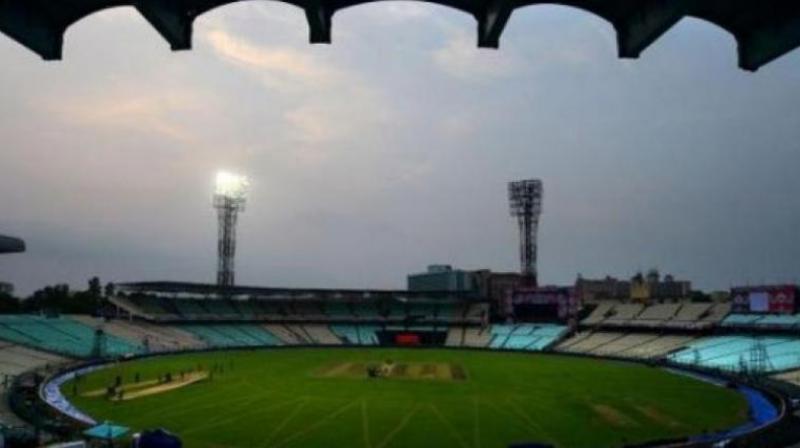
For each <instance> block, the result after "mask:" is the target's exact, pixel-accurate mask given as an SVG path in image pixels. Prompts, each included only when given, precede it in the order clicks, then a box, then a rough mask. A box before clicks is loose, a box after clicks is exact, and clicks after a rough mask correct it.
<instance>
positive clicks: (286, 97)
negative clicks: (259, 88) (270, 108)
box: [207, 27, 388, 161]
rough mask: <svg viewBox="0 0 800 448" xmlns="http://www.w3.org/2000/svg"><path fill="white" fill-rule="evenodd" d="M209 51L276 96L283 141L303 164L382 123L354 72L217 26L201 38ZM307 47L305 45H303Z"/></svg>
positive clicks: (377, 97)
mask: <svg viewBox="0 0 800 448" xmlns="http://www.w3.org/2000/svg"><path fill="white" fill-rule="evenodd" d="M207 39H208V41H209V42H210V43H211V46H212V48H213V50H214V53H215V54H216V55H217V56H218V57H220V58H221V59H223V60H224V61H226V62H229V63H231V64H233V65H234V66H236V67H237V68H239V69H241V70H242V71H244V72H245V73H247V74H249V75H250V76H253V77H254V78H255V79H257V80H260V81H261V82H262V83H263V84H264V86H265V91H266V93H267V94H268V95H270V96H273V97H279V98H280V102H281V103H282V104H286V110H285V112H283V113H282V116H283V119H284V120H285V123H286V125H287V126H286V127H285V128H283V129H282V132H284V133H285V135H286V137H287V138H288V140H290V141H292V142H294V143H300V144H301V145H303V146H302V149H300V148H296V150H299V151H304V153H303V154H302V156H301V158H302V159H304V160H307V161H308V160H320V159H321V158H322V157H323V156H322V154H323V153H325V151H323V150H324V149H325V148H316V149H315V148H312V147H313V146H314V145H323V144H326V143H330V142H334V141H344V140H347V139H348V138H358V137H362V138H363V136H365V135H368V134H369V133H370V131H371V130H373V129H375V128H376V126H377V125H378V124H379V123H381V122H384V120H385V119H386V117H387V114H388V111H387V108H386V107H385V106H384V105H385V104H386V101H384V99H383V96H382V95H381V94H380V93H378V92H377V91H376V90H375V89H374V88H372V87H371V86H370V85H369V84H368V83H367V82H365V81H364V80H363V79H361V77H360V75H359V74H358V73H356V72H355V71H348V70H346V69H343V68H340V67H337V66H335V65H333V64H331V63H330V62H328V61H326V60H325V59H324V58H322V57H319V56H317V57H315V56H314V55H312V54H311V50H306V51H301V50H298V49H294V48H291V47H274V46H269V45H257V44H254V43H252V42H250V41H248V40H246V39H243V38H240V37H236V36H234V35H233V34H231V33H229V32H228V31H226V30H224V28H223V27H218V28H217V29H215V30H213V31H212V32H211V33H209V35H208V36H207ZM306 48H307V46H306Z"/></svg>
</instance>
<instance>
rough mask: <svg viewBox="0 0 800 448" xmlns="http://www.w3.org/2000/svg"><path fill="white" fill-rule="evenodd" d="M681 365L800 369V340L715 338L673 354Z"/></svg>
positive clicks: (755, 369) (696, 343) (767, 369)
mask: <svg viewBox="0 0 800 448" xmlns="http://www.w3.org/2000/svg"><path fill="white" fill-rule="evenodd" d="M669 359H670V360H672V361H675V362H677V363H681V364H690V365H699V366H702V367H710V368H718V369H723V370H729V371H758V372H773V371H774V372H778V371H782V370H789V369H795V368H798V367H800V339H798V338H797V337H791V336H783V337H777V336H758V337H752V336H712V337H707V338H703V339H699V340H696V341H692V342H691V343H689V344H688V346H687V347H686V348H685V349H683V350H681V351H678V352H676V353H673V354H671V355H669Z"/></svg>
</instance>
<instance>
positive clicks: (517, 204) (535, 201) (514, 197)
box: [508, 179, 543, 286]
mask: <svg viewBox="0 0 800 448" xmlns="http://www.w3.org/2000/svg"><path fill="white" fill-rule="evenodd" d="M542 193H543V188H542V181H541V180H539V179H528V180H520V181H516V182H509V184H508V200H509V202H510V205H511V216H513V217H515V218H517V223H518V224H519V261H520V265H521V269H520V270H521V272H522V276H523V278H524V280H525V282H526V283H528V284H530V285H531V286H537V284H538V278H537V270H536V251H537V247H536V234H537V233H538V231H539V215H541V213H542Z"/></svg>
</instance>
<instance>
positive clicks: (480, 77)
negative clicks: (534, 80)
mask: <svg viewBox="0 0 800 448" xmlns="http://www.w3.org/2000/svg"><path fill="white" fill-rule="evenodd" d="M433 61H434V63H435V64H436V65H437V66H438V67H439V68H440V69H441V70H443V71H444V72H446V73H447V74H449V75H451V76H454V77H456V78H459V79H462V80H465V81H490V80H496V79H498V78H508V77H511V76H514V75H516V74H519V73H520V72H522V71H523V70H524V63H523V61H522V60H521V59H520V58H518V57H517V55H516V53H515V52H514V51H513V50H511V49H504V51H502V52H499V51H495V50H490V49H480V48H477V47H476V44H475V36H474V35H471V34H470V33H467V32H466V31H464V30H461V29H453V30H452V31H451V34H450V37H449V38H448V39H447V41H446V42H445V44H444V45H443V46H441V47H440V48H438V49H436V50H434V51H433Z"/></svg>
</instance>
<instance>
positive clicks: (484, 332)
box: [464, 327, 492, 347]
mask: <svg viewBox="0 0 800 448" xmlns="http://www.w3.org/2000/svg"><path fill="white" fill-rule="evenodd" d="M491 340H492V332H491V330H490V329H489V328H488V327H481V328H466V329H464V346H465V347H488V346H489V342H491Z"/></svg>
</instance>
